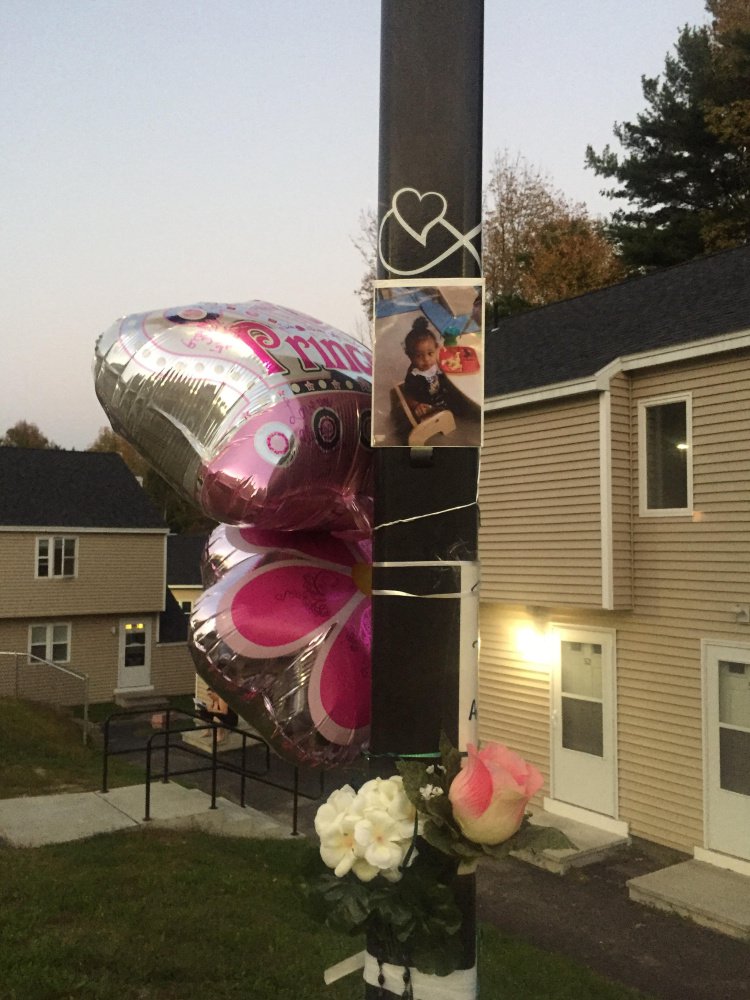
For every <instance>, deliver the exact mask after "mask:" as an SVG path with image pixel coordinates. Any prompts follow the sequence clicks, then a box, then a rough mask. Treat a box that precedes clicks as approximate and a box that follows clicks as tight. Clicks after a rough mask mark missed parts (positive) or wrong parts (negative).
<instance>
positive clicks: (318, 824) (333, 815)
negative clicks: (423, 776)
mask: <svg viewBox="0 0 750 1000" xmlns="http://www.w3.org/2000/svg"><path fill="white" fill-rule="evenodd" d="M415 816H416V811H415V809H414V807H413V806H412V804H411V802H409V799H408V798H407V796H406V793H405V792H404V787H403V781H402V779H401V777H400V776H399V775H394V776H393V777H391V778H387V779H386V778H373V779H372V780H370V781H367V782H365V784H364V785H362V787H361V788H360V790H359V792H357V793H355V792H354V790H353V789H352V788H351V786H349V785H344V786H343V788H340V789H337V790H336V791H334V792H332V793H331V794H330V795H329V797H328V800H327V802H325V803H324V804H323V805H322V806H320V808H319V809H318V811H317V814H316V816H315V832H316V833H317V834H318V836H319V837H320V856H321V858H322V859H323V861H324V863H325V864H326V865H327V866H328V867H329V868H332V869H333V870H334V874H335V875H336V876H337V877H339V878H341V877H343V876H344V875H346V874H347V873H348V872H350V871H351V872H354V874H355V875H356V876H357V878H359V879H360V880H361V881H362V882H369V881H371V880H372V879H373V878H375V876H376V875H378V874H382V875H383V877H384V878H386V879H387V880H388V881H390V882H397V881H398V880H399V879H400V878H401V872H400V871H399V866H400V865H401V864H402V863H403V860H404V857H405V856H406V854H407V852H408V850H409V847H410V845H411V841H412V837H413V834H414V819H415ZM412 856H413V855H412Z"/></svg>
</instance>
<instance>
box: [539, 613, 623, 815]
mask: <svg viewBox="0 0 750 1000" xmlns="http://www.w3.org/2000/svg"><path fill="white" fill-rule="evenodd" d="M614 652H615V651H614V634H613V633H612V632H604V631H601V632H600V631H589V630H581V629H568V628H562V629H559V658H558V662H557V665H556V669H555V670H554V672H553V684H552V694H553V705H552V796H553V798H554V799H555V800H557V801H560V802H566V803H569V804H570V805H573V806H578V807H579V808H581V809H588V810H591V811H592V812H597V813H602V814H603V815H605V816H612V817H614V816H616V814H617V765H616V751H615V748H616V733H615V661H614Z"/></svg>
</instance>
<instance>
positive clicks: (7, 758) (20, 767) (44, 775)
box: [0, 698, 143, 997]
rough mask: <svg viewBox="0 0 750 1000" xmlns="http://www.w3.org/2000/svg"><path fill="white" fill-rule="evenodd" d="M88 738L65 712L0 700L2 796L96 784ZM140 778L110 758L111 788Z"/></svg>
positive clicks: (98, 759) (96, 766) (96, 753)
mask: <svg viewBox="0 0 750 1000" xmlns="http://www.w3.org/2000/svg"><path fill="white" fill-rule="evenodd" d="M92 742H93V741H90V744H89V745H88V746H84V744H83V734H82V730H81V727H80V726H79V725H77V724H76V723H75V722H74V721H73V719H72V718H71V716H70V714H69V713H67V712H65V711H58V710H56V709H54V708H50V707H48V706H45V705H38V704H31V703H30V702H24V701H14V700H13V699H12V698H0V760H1V761H2V767H1V768H0V799H12V798H15V797H16V796H19V795H44V794H47V793H51V792H89V791H94V790H95V789H98V788H100V787H101V780H102V755H101V751H100V750H99V749H98V748H97V747H96V746H94V745H91V743H92ZM142 781H143V771H142V770H140V769H138V768H135V767H132V766H130V765H128V764H126V763H124V762H123V761H120V760H117V758H116V757H115V758H113V759H112V760H111V761H110V762H109V784H110V787H112V788H114V787H116V786H118V785H134V784H138V783H140V782H142ZM1 996H2V993H1V992H0V997H1Z"/></svg>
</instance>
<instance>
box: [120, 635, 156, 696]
mask: <svg viewBox="0 0 750 1000" xmlns="http://www.w3.org/2000/svg"><path fill="white" fill-rule="evenodd" d="M117 686H118V688H120V689H124V688H144V687H150V686H151V622H150V621H148V620H147V619H144V618H128V619H124V620H123V621H121V622H120V663H119V669H118V674H117Z"/></svg>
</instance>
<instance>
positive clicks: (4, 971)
mask: <svg viewBox="0 0 750 1000" xmlns="http://www.w3.org/2000/svg"><path fill="white" fill-rule="evenodd" d="M0 723H1V724H0V754H1V755H2V761H3V767H2V773H1V774H0V798H2V797H4V798H8V797H9V796H15V795H21V794H41V793H43V792H45V791H62V790H68V791H80V790H82V789H93V788H97V787H98V782H99V765H100V755H99V754H98V753H97V751H96V750H95V749H92V748H90V747H84V746H83V745H82V741H81V731H80V728H79V727H78V726H77V725H76V724H75V723H73V722H72V721H71V720H70V719H69V718H67V717H66V716H65V715H63V714H60V713H57V712H54V711H52V710H45V709H40V707H39V706H36V705H35V706H28V705H23V704H19V703H16V702H12V701H0ZM118 763H119V762H118V761H117V760H114V761H112V762H111V764H112V765H113V778H114V777H115V772H117V777H116V780H117V781H118V782H119V783H129V782H128V779H130V781H131V782H132V783H140V782H141V781H142V780H143V776H142V773H141V772H140V771H138V770H136V769H132V768H128V767H127V766H124V765H120V766H119V767H115V766H114V765H117V764H118ZM1 810H2V802H0V811H1ZM320 870H321V864H320V860H319V858H318V854H317V850H316V848H315V846H314V845H312V844H311V843H309V842H307V841H306V840H303V839H301V838H300V839H299V840H289V841H260V840H258V841H255V840H246V839H234V838H224V837H218V836H214V835H211V834H207V833H201V832H196V831H177V830H159V829H154V828H138V829H137V830H135V831H133V832H122V833H114V834H105V835H101V836H98V837H92V838H90V839H89V840H83V841H74V842H72V843H69V844H59V845H53V846H48V847H41V848H21V849H17V848H12V847H10V846H8V845H7V844H4V843H2V842H0V941H1V942H2V946H0V1000H102V998H110V997H112V998H115V997H116V998H117V1000H193V998H194V997H196V996H199V997H201V998H203V1000H318V998H320V1000H350V998H351V1000H354V998H357V1000H359V998H362V997H363V996H364V986H363V984H362V980H361V978H360V976H359V975H358V974H355V975H352V976H349V977H348V978H346V979H343V980H341V981H339V982H338V983H335V984H334V985H332V986H329V987H326V986H325V985H324V984H323V978H322V976H323V971H324V969H325V968H327V967H328V966H329V965H332V964H334V963H335V962H338V961H340V960H341V959H343V958H346V957H347V956H348V955H351V954H352V953H354V952H356V951H359V950H361V948H362V946H363V942H362V941H361V940H358V939H351V938H346V937H343V936H341V935H339V934H336V933H334V932H332V931H329V930H328V929H327V928H326V927H325V926H323V925H321V923H320V922H319V921H318V920H316V919H314V918H313V917H312V915H311V914H310V913H309V911H308V910H307V908H306V904H305V901H304V894H303V892H302V881H303V878H304V876H305V874H311V873H312V872H315V873H317V872H319V871H320ZM480 935H481V936H480V950H479V977H480V986H481V996H482V998H483V1000H503V998H505V997H509V998H510V997H512V998H513V1000H635V998H636V997H637V996H639V994H636V993H634V992H632V991H629V990H626V989H624V988H621V987H619V986H616V985H613V984H610V983H607V982H606V981H604V980H602V979H601V978H600V977H598V976H595V975H594V974H593V973H591V972H589V971H588V970H587V969H585V968H584V967H582V966H578V965H576V964H574V963H573V962H571V961H569V960H567V959H563V958H559V957H556V956H553V955H549V954H547V953H546V952H543V951H540V950H538V949H536V948H532V947H530V946H529V945H526V944H525V943H523V942H521V941H517V940H513V939H511V938H509V937H507V936H504V935H501V934H500V933H499V932H498V931H496V930H495V929H494V928H492V927H488V926H483V927H482V928H481V932H480Z"/></svg>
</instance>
